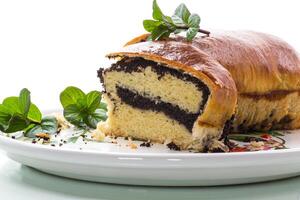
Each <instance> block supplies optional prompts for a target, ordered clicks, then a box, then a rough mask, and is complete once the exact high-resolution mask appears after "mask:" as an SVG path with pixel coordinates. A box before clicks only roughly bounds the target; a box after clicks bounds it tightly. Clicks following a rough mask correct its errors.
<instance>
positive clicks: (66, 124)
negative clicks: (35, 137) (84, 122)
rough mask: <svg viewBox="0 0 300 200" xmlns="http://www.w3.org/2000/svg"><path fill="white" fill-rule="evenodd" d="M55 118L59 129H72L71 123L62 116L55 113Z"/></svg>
mask: <svg viewBox="0 0 300 200" xmlns="http://www.w3.org/2000/svg"><path fill="white" fill-rule="evenodd" d="M54 116H55V118H56V120H57V124H58V127H59V128H60V129H61V130H65V129H68V128H70V123H69V122H68V121H67V120H66V119H65V117H64V116H63V115H62V114H59V113H55V114H54Z"/></svg>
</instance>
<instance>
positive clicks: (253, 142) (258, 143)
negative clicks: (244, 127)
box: [250, 141, 265, 148]
mask: <svg viewBox="0 0 300 200" xmlns="http://www.w3.org/2000/svg"><path fill="white" fill-rule="evenodd" d="M250 145H251V146H252V147H255V148H260V147H262V146H264V145H265V143H264V142H262V141H260V142H256V141H252V142H250Z"/></svg>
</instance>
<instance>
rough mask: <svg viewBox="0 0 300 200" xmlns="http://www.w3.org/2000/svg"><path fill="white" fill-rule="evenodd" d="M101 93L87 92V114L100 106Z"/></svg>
mask: <svg viewBox="0 0 300 200" xmlns="http://www.w3.org/2000/svg"><path fill="white" fill-rule="evenodd" d="M100 102H101V93H100V92H98V91H92V92H89V93H88V94H87V95H86V106H87V109H88V112H89V113H93V112H95V110H96V109H97V108H98V107H99V106H100Z"/></svg>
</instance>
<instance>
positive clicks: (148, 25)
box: [143, 0, 210, 41]
mask: <svg viewBox="0 0 300 200" xmlns="http://www.w3.org/2000/svg"><path fill="white" fill-rule="evenodd" d="M152 9H153V12H152V18H153V19H146V20H144V21H143V25H144V28H145V30H146V31H148V32H150V33H151V35H150V37H149V39H150V40H153V41H154V40H160V39H163V38H167V37H169V36H170V34H171V33H174V34H178V33H181V32H186V39H187V41H192V40H193V39H194V37H196V35H197V33H198V32H201V33H204V34H206V35H209V34H210V32H209V31H205V30H202V29H200V21H201V19H200V16H199V15H198V14H191V13H190V11H189V10H188V8H187V7H186V5H185V4H183V3H182V4H180V5H179V6H178V7H177V8H176V10H175V12H174V14H173V16H172V17H170V16H167V15H164V14H163V12H162V11H161V9H160V7H159V6H158V4H157V2H156V0H154V1H153V6H152Z"/></svg>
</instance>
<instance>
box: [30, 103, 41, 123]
mask: <svg viewBox="0 0 300 200" xmlns="http://www.w3.org/2000/svg"><path fill="white" fill-rule="evenodd" d="M27 118H28V119H29V120H30V121H32V122H36V123H40V122H41V120H42V113H41V111H40V110H39V108H38V107H37V106H36V105H35V104H31V105H30V108H29V112H28V115H27Z"/></svg>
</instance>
